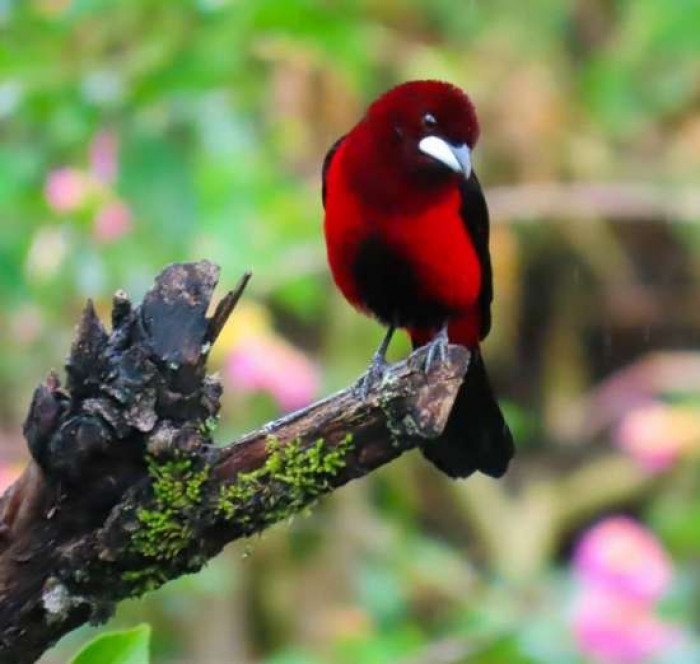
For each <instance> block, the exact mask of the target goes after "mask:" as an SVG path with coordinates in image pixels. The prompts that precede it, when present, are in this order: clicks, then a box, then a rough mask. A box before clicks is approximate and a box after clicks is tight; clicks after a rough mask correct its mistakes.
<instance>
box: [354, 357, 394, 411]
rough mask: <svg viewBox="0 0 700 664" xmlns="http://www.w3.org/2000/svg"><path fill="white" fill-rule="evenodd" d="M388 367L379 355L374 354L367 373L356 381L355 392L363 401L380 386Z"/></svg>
mask: <svg viewBox="0 0 700 664" xmlns="http://www.w3.org/2000/svg"><path fill="white" fill-rule="evenodd" d="M388 367H389V364H388V363H387V361H386V360H385V359H384V358H383V357H382V356H381V355H380V354H379V353H377V354H375V356H374V357H373V358H372V362H371V363H370V365H369V367H368V368H367V371H366V372H365V373H364V374H363V375H362V376H361V377H360V380H358V381H357V384H356V385H355V390H356V391H357V393H358V394H359V396H360V398H361V399H362V400H363V401H366V400H367V397H368V396H369V393H370V392H371V391H372V390H373V389H374V388H375V387H377V386H378V385H381V383H382V381H383V380H384V374H385V373H386V370H387V368H388Z"/></svg>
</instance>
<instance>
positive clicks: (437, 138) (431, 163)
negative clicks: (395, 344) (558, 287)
mask: <svg viewBox="0 0 700 664" xmlns="http://www.w3.org/2000/svg"><path fill="white" fill-rule="evenodd" d="M478 136H479V124H478V122H477V118H476V112H475V110H474V106H473V105H472V103H471V101H470V100H469V98H468V97H467V95H466V94H465V93H464V92H463V91H462V90H460V89H459V88H458V87H456V86H454V85H451V84H449V83H443V82H440V81H412V82H408V83H404V84H402V85H399V86H398V87H395V88H393V89H392V90H390V91H389V92H387V93H385V94H384V95H383V96H381V97H380V98H379V99H377V100H376V101H375V102H374V103H373V104H371V105H370V107H369V108H368V109H367V112H366V114H365V116H364V117H363V118H362V120H361V121H360V122H359V123H358V124H357V125H356V126H355V127H354V128H353V129H352V130H350V131H349V132H348V133H347V134H346V135H345V136H343V137H341V138H340V139H339V140H338V141H336V143H335V144H334V145H333V146H332V147H331V149H330V151H329V152H328V154H327V156H326V159H325V161H324V165H323V203H324V207H325V235H326V246H327V250H328V260H329V263H330V267H331V271H332V273H333V277H334V279H335V282H336V284H337V285H338V287H339V289H340V291H341V292H342V294H343V295H344V296H345V298H346V299H347V300H348V301H349V302H350V303H351V304H352V305H354V306H355V307H356V308H358V309H359V310H361V311H363V312H365V313H368V314H371V315H373V316H374V317H375V318H377V319H378V320H379V321H380V322H382V323H383V324H384V325H386V326H387V328H388V331H387V334H386V336H385V338H384V340H383V342H382V344H381V346H380V347H379V350H378V351H377V352H376V353H375V356H374V359H373V361H372V364H371V365H370V369H369V371H368V372H367V374H366V375H365V377H364V379H363V381H364V382H363V385H364V387H365V388H367V387H368V386H371V385H373V384H374V383H375V382H376V381H377V379H379V378H380V377H381V376H382V374H383V371H384V368H385V366H386V360H385V354H386V350H387V347H388V345H389V342H390V340H391V336H392V334H393V332H394V330H395V329H396V328H404V329H406V330H407V331H408V333H409V334H410V337H411V340H412V342H413V345H414V347H418V346H422V345H425V344H427V343H429V344H430V347H429V352H428V354H427V362H428V363H430V362H434V361H435V360H436V358H439V357H444V355H445V352H446V348H447V344H448V342H452V343H457V344H462V345H464V346H466V347H468V348H469V349H470V350H471V351H472V359H471V364H470V367H469V370H468V372H467V376H466V378H465V380H464V383H463V384H462V387H461V388H460V391H459V393H458V395H457V399H456V401H455V404H454V407H453V409H452V413H451V414H450V418H449V420H448V423H447V427H446V429H445V432H444V434H443V436H442V437H441V438H440V439H439V440H438V441H432V442H430V443H426V445H425V446H424V447H423V453H424V455H425V456H426V457H427V458H428V459H429V460H430V461H432V462H433V463H434V464H435V465H436V466H437V467H438V468H439V469H440V470H442V471H444V472H445V473H447V474H448V475H450V476H452V477H466V476H468V475H470V474H471V473H472V472H474V471H475V470H480V471H482V472H484V473H487V474H488V475H491V476H494V477H499V476H501V475H502V474H503V473H504V472H505V471H506V469H507V467H508V462H509V461H510V459H511V457H512V456H513V439H512V436H511V433H510V430H509V429H508V426H507V424H506V422H505V420H504V418H503V415H502V413H501V410H500V408H499V406H498V403H497V402H496V400H495V398H494V395H493V392H492V389H491V386H490V384H489V380H488V377H487V374H486V370H485V367H484V362H483V358H482V356H481V352H480V348H479V344H480V342H481V341H482V340H483V339H484V338H485V337H486V335H487V334H488V332H489V329H490V327H491V300H492V297H493V287H492V276H491V258H490V255H489V246H488V243H489V217H488V209H487V207H486V201H485V199H484V195H483V193H482V190H481V186H480V184H479V180H478V179H477V177H476V174H475V173H474V169H473V167H472V163H471V153H472V150H473V149H474V146H475V145H476V142H477V138H478Z"/></svg>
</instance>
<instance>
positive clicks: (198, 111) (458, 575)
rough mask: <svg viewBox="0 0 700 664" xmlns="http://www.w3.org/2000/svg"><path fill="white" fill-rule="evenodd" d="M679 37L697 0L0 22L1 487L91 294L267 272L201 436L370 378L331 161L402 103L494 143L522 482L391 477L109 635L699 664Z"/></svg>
mask: <svg viewBox="0 0 700 664" xmlns="http://www.w3.org/2000/svg"><path fill="white" fill-rule="evenodd" d="M698 35H700V2H698V0H673V1H671V2H669V1H668V0H533V1H531V2H528V3H514V2H505V1H503V0H489V1H488V2H487V1H486V0H464V1H461V2H449V1H448V0H338V1H335V2H331V1H330V0H325V1H324V0H284V2H274V1H272V0H181V1H178V2H172V1H168V0H120V1H119V2H117V1H116V0H0V201H1V204H0V301H1V306H0V394H2V395H3V398H2V399H1V400H0V487H3V488H4V487H5V486H6V485H7V484H8V483H9V482H11V480H12V478H13V477H14V476H15V475H16V473H17V472H18V471H19V470H20V469H21V467H22V465H23V463H24V461H25V458H26V451H25V447H24V442H23V440H22V439H21V436H20V431H21V422H22V419H23V416H24V414H25V412H26V409H27V406H28V403H29V400H30V395H31V391H32V389H33V387H34V386H35V385H36V384H37V383H38V382H39V381H40V380H41V379H42V377H43V376H44V375H45V374H46V372H47V370H48V369H50V368H51V367H56V366H60V365H61V363H62V361H63V358H64V357H65V354H66V352H67V350H68V348H69V345H70V339H71V334H72V331H73V325H74V324H75V322H76V321H77V319H78V315H79V312H80V310H81V308H82V306H83V304H84V302H85V300H86V298H88V297H91V298H94V299H95V300H96V302H97V304H98V308H99V310H100V312H101V313H102V314H103V315H107V313H108V310H109V300H110V296H111V294H112V293H113V292H114V291H115V290H116V289H117V288H120V287H123V288H125V289H126V290H127V291H129V293H130V294H131V295H132V296H134V297H140V296H141V295H142V294H143V292H144V291H145V289H146V288H147V287H148V286H149V284H150V283H151V279H152V278H153V276H154V275H155V274H156V272H157V271H158V270H159V269H160V268H161V267H162V266H163V265H164V264H165V263H168V262H172V261H179V260H189V259H198V258H201V257H207V258H209V259H211V260H213V261H215V262H217V263H219V264H220V265H221V266H222V268H223V282H224V285H225V286H230V285H232V284H234V283H235V282H236V280H237V279H238V277H239V276H240V274H241V273H242V271H243V270H246V269H252V270H253V271H254V273H255V274H254V278H253V281H252V283H251V286H250V289H249V290H248V292H247V296H246V298H245V301H244V302H243V303H242V304H241V305H240V307H239V309H238V310H237V312H236V314H235V315H234V317H233V320H232V322H231V323H230V324H229V326H228V327H227V329H226V331H225V332H224V335H223V338H222V340H221V342H220V343H219V345H218V346H217V348H216V351H215V353H214V357H213V363H214V365H215V368H217V369H219V370H220V371H221V372H222V375H223V377H224V380H225V384H226V394H225V406H224V412H223V417H222V421H221V425H220V427H219V430H218V432H217V438H218V440H219V441H220V442H222V443H225V442H228V441H231V440H233V439H234V437H235V436H237V435H239V434H241V433H243V432H245V431H246V430H249V429H252V428H254V427H256V426H258V425H260V424H262V423H263V422H265V421H267V420H269V419H271V418H274V417H275V416H277V415H278V414H280V413H282V412H284V411H287V410H291V409H295V408H298V407H300V406H303V405H305V404H307V403H309V402H311V401H312V400H314V399H316V398H317V397H320V396H322V395H324V394H326V393H328V392H330V391H332V390H335V389H338V388H340V387H342V386H345V385H347V384H349V383H350V382H351V381H353V380H355V378H356V377H357V376H358V375H359V374H360V373H361V372H362V371H363V370H364V368H365V367H366V365H367V362H368V360H369V358H370V355H371V353H372V352H373V351H374V349H375V347H376V345H377V343H378V342H379V339H380V338H381V335H382V330H381V329H380V327H379V326H378V325H377V324H375V323H373V322H372V321H370V320H367V319H365V318H363V317H361V316H359V315H358V314H357V313H355V312H354V311H352V310H351V309H350V308H349V306H348V305H347V304H346V303H345V302H343V301H342V300H341V298H340V296H339V295H338V294H337V293H336V292H335V290H334V288H333V287H332V283H331V279H330V277H329V273H328V269H327V267H326V263H325V254H324V247H323V242H322V230H321V229H322V224H321V219H322V210H321V203H320V179H319V171H320V165H321V162H322V159H323V155H324V153H325V150H326V149H327V148H328V146H329V145H330V144H331V143H332V142H333V141H334V140H335V138H337V137H338V136H339V135H341V134H342V133H344V132H345V131H346V130H347V129H348V128H349V127H351V126H352V125H353V124H354V123H355V122H356V121H357V119H358V118H359V117H360V116H361V114H362V112H363V109H364V107H365V106H366V104H367V103H368V102H369V101H371V100H372V99H373V98H374V97H376V96H377V95H378V94H380V93H381V92H383V91H384V90H385V89H387V88H388V87H390V86H392V85H394V84H396V83H399V82H401V81H404V80H407V79H413V78H427V77H429V78H441V79H446V80H449V81H452V82H454V83H456V84H458V85H461V86H462V87H464V88H465V89H466V90H467V91H468V92H469V94H470V95H471V96H472V98H473V100H474V101H475V103H476V106H477V109H478V111H479V114H480V118H481V122H482V138H481V142H480V144H479V146H478V148H477V150H476V152H475V163H476V169H477V171H478V173H479V177H480V179H481V181H482V183H484V185H485V187H486V193H487V199H488V200H489V203H490V207H491V211H492V224H493V226H492V254H493V257H494V262H495V289H496V301H495V309H494V328H493V332H492V334H491V336H490V337H489V339H488V342H487V343H486V346H485V352H486V355H487V358H488V362H489V365H490V367H491V372H492V375H493V378H494V382H495V383H496V386H497V389H498V392H499V394H500V397H501V401H502V403H503V404H504V408H505V410H506V413H507V417H508V420H509V422H510V425H511V427H512V429H513V430H514V432H515V434H516V439H517V441H518V446H519V454H518V457H517V460H516V462H515V463H514V464H513V466H512V470H511V472H510V473H509V475H508V476H507V478H505V479H504V480H502V481H498V482H497V481H493V480H490V479H487V478H484V477H474V478H471V479H470V480H468V481H466V482H451V481H449V480H447V479H446V478H444V477H442V476H441V475H439V474H438V473H437V472H436V471H434V470H433V468H432V467H431V466H430V465H428V464H427V463H426V462H425V461H424V460H423V459H422V458H421V457H420V456H419V455H418V454H408V455H406V456H405V457H404V458H402V459H400V460H399V461H398V462H396V463H393V464H391V465H390V466H389V467H386V468H383V469H381V470H379V471H378V472H375V473H373V474H372V476H370V477H367V478H365V479H363V480H361V481H358V482H356V483H354V484H353V485H350V486H348V487H346V488H344V489H342V490H341V491H338V492H337V493H336V494H335V495H333V496H332V497H330V498H329V499H326V500H324V501H323V502H322V503H321V504H320V505H319V506H317V508H316V509H315V510H314V511H313V513H312V514H311V515H310V516H308V517H298V518H296V519H294V520H293V522H292V523H284V524H279V525H277V526H276V527H274V528H272V529H270V530H269V531H268V532H266V533H264V534H263V535H261V536H260V537H256V538H254V539H252V540H250V541H247V542H241V543H237V544H234V545H232V546H230V547H229V548H228V549H227V550H226V551H225V552H224V553H223V554H222V555H221V556H220V557H219V558H218V559H216V560H215V561H213V562H212V563H211V565H210V566H209V567H208V568H207V569H206V570H205V571H203V572H202V573H201V574H199V575H196V576H193V577H189V578H185V579H181V580H179V581H176V582H173V583H171V584H169V585H168V586H166V587H165V588H163V589H161V590H160V591H158V592H157V593H154V594H152V595H150V596H148V597H146V598H144V599H142V600H138V601H130V602H127V603H124V604H123V605H121V606H120V607H119V610H118V613H117V616H116V617H115V618H114V619H113V620H112V621H111V623H110V624H109V626H108V627H109V628H116V627H125V626H131V625H134V624H137V623H139V622H148V623H150V624H152V625H153V628H154V643H153V650H154V655H153V657H154V659H153V661H154V662H156V663H158V664H165V663H168V664H173V663H176V662H181V663H184V662H195V663H197V664H223V663H228V662H234V663H238V662H240V663H248V662H267V663H271V664H318V663H323V662H330V663H336V662H337V663H339V664H345V663H348V664H349V663H354V662H361V663H364V662H368V663H370V664H373V663H377V664H379V663H384V662H400V663H405V664H423V663H425V664H440V663H451V662H476V663H487V664H488V663H498V664H500V663H502V662H503V663H508V664H511V663H515V664H518V663H520V662H523V663H529V662H534V663H540V662H543V663H549V662H551V663H556V664H560V663H564V664H566V663H578V662H609V663H612V664H615V663H617V662H622V663H628V662H629V663H635V662H677V663H679V664H680V663H692V662H698V661H700V635H699V632H698V625H700V571H699V570H700V566H699V565H698V563H699V559H700V472H698V471H699V467H700V456H699V454H698V452H699V450H700V251H699V249H700V184H699V180H698V178H699V176H700V38H699V37H698ZM407 352H408V344H407V343H406V341H405V339H401V340H400V341H397V342H395V343H394V345H393V347H392V354H391V357H392V358H393V359H399V358H401V357H403V356H404V355H405V354H406V353H407ZM94 633H95V630H94V629H92V630H83V631H80V632H77V633H75V634H73V635H71V636H70V637H68V638H67V639H65V640H64V641H63V642H62V644H60V646H59V647H58V648H57V649H56V650H55V651H54V652H53V653H51V654H49V655H47V656H46V657H45V658H44V660H42V661H43V662H45V663H46V664H52V663H57V662H65V661H66V660H67V659H68V658H69V657H70V654H72V653H74V652H75V651H76V650H77V648H78V647H79V646H80V644H81V643H83V642H85V641H86V640H87V639H88V638H89V637H90V636H91V635H92V634H94Z"/></svg>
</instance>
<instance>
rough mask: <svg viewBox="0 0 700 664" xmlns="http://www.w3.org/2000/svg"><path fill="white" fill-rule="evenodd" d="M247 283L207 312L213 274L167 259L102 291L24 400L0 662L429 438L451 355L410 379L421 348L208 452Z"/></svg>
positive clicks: (36, 651)
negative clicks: (140, 279) (146, 276)
mask: <svg viewBox="0 0 700 664" xmlns="http://www.w3.org/2000/svg"><path fill="white" fill-rule="evenodd" d="M249 276H250V275H248V274H246V275H244V277H243V278H242V279H241V281H240V283H239V285H238V287H237V288H236V289H235V290H233V291H231V292H230V293H228V294H227V295H226V296H225V297H224V298H223V299H222V300H221V302H220V303H219V305H218V307H217V308H216V310H215V312H214V314H213V315H212V316H210V317H209V316H207V311H208V309H209V305H210V301H211V298H212V294H213V291H214V288H215V286H216V284H217V281H218V277H219V270H218V268H217V267H216V266H214V265H212V264H211V263H209V262H207V261H201V262H198V263H189V264H175V265H171V266H169V267H168V268H166V269H165V270H164V271H163V272H162V273H161V274H160V275H159V276H158V278H157V279H156V282H155V285H154V286H153V288H152V289H151V290H150V291H149V292H148V293H147V294H146V296H145V298H144V300H143V302H142V303H141V304H140V305H139V306H138V307H134V306H132V304H131V302H130V301H129V299H128V298H127V296H126V295H125V294H124V293H121V292H120V293H117V294H116V295H115V297H114V307H113V313H112V331H111V332H107V330H106V329H105V327H104V326H103V324H102V323H101V322H100V320H99V319H98V317H97V315H96V314H95V311H94V308H93V307H92V305H91V304H90V303H88V305H87V307H86V308H85V311H84V313H83V316H82V318H81V321H80V323H79V325H78V329H77V333H76V340H75V342H74V344H73V348H72V350H71V353H70V356H69V359H68V362H67V365H66V383H65V387H64V386H62V385H61V382H60V380H59V378H58V376H56V375H55V374H53V373H51V374H50V375H49V376H48V378H47V379H46V381H45V382H44V383H43V384H42V385H40V386H39V387H38V388H37V390H36V392H35V394H34V398H33V400H32V404H31V406H30V409H29V414H28V416H27V419H26V422H25V426H24V433H25V437H26V439H27V444H28V446H29V449H30V452H31V455H32V459H33V461H32V462H31V463H30V465H29V466H28V468H27V469H26V471H25V472H24V474H23V475H22V476H21V477H20V479H19V480H18V481H17V482H16V483H15V484H14V486H12V487H11V488H10V489H9V490H8V491H7V492H6V493H5V495H4V496H3V497H2V498H0V662H3V663H8V664H10V663H11V664H24V663H27V662H34V661H35V660H36V659H37V658H38V657H39V656H40V655H41V654H42V653H43V652H44V651H45V650H46V649H47V648H48V647H49V646H51V645H52V644H53V643H55V642H56V641H57V640H58V639H59V638H60V637H61V636H63V635H64V634H66V633H67V632H69V631H71V630H72V629H75V628H76V627H78V626H79V625H81V624H83V623H85V622H87V621H91V622H101V621H103V620H105V619H106V618H107V617H109V615H111V612H112V610H113V607H114V605H115V603H117V602H118V601H120V600H121V599H124V598H126V597H132V596H135V595H140V594H142V593H144V592H147V591H149V590H153V589H155V588H157V587H159V586H160V585H162V584H163V583H165V582H166V581H168V580H169V579H173V578H175V577H177V576H179V575H181V574H186V573H191V572H195V571H197V570H198V569H200V568H201V566H202V565H203V564H204V563H205V562H206V561H207V560H208V559H209V558H211V557H212V556H214V555H216V554H217V553H218V552H219V551H220V550H221V548H222V547H223V546H224V545H225V544H226V543H228V542H230V541H233V540H235V539H237V538H239V537H246V536H248V535H251V534H253V533H255V532H258V531H260V530H262V529H264V528H266V527H267V526H269V525H271V524H272V523H274V522H276V521H279V520H280V519H283V518H286V517H287V516H289V515H290V514H292V513H294V512H297V511H299V510H301V509H303V508H305V507H307V506H308V505H310V504H312V503H313V502H314V501H315V500H316V499H318V498H319V497H320V496H322V495H323V494H325V493H328V492H330V491H333V490H334V489H335V488H337V487H340V486H342V485H343V484H345V483H347V482H348V481H350V480H352V479H355V478H358V477H362V476H364V475H366V474H367V473H369V472H371V471H372V470H373V469H375V468H377V467H378V466H381V465H383V464H385V463H387V462H389V461H391V460H392V459H394V458H396V457H397V456H399V455H400V454H402V453H403V452H405V451H406V450H408V449H411V448H413V447H416V446H419V445H429V444H430V441H431V440H434V439H436V438H438V437H439V436H440V435H441V433H442V430H443V427H444V425H445V423H446V421H447V417H448V415H449V412H450V409H451V407H452V403H453V400H454V398H455V395H456V394H457V390H458V389H459V386H460V384H461V382H462V379H463V378H464V375H465V373H466V370H467V367H468V364H469V353H468V351H466V350H465V349H463V348H461V347H456V346H451V347H450V349H449V354H448V359H447V361H446V362H445V363H443V364H441V365H439V366H431V368H430V371H429V372H428V373H425V372H424V370H423V366H424V360H425V355H424V352H423V351H418V352H416V353H414V354H413V355H412V356H411V357H410V358H409V359H408V360H407V361H406V362H403V363H401V364H397V365H395V366H393V367H391V369H390V370H389V372H388V373H387V375H386V377H385V379H384V381H383V383H382V385H381V386H379V387H378V388H376V389H374V390H373V391H371V392H370V393H369V395H368V396H367V397H366V398H361V397H360V396H359V395H358V391H357V390H356V389H354V388H353V387H351V388H348V389H347V390H344V391H342V392H339V393H338V394H335V395H333V396H331V397H329V398H327V399H325V400H323V401H321V402H319V403H316V404H314V405H313V406H311V407H309V408H307V409H304V410H302V411H299V412H297V413H294V414H292V415H289V416H286V417H283V418H281V419H279V420H276V421H274V422H271V423H269V424H267V425H265V426H264V427H262V428H261V429H259V430H258V431H255V432H253V433H251V434H249V435H247V436H245V437H244V438H242V439H241V440H238V441H236V442H234V443H232V444H230V445H228V446H225V447H217V446H215V445H213V443H212V432H213V430H214V428H215V424H216V418H217V416H218V411H219V401H220V397H221V385H220V383H219V380H218V379H217V378H216V377H215V376H211V375H207V373H206V361H207V356H208V353H209V350H210V349H211V346H212V344H213V343H214V342H215V341H216V338H217V336H218V334H219V332H220V331H221V329H222V328H223V326H224V324H225V323H226V321H227V319H228V317H229V315H230V314H231V312H232V311H233V308H234V307H235V304H236V302H237V301H238V299H239V298H240V296H241V294H242V292H243V289H244V288H245V285H246V283H247V281H248V278H249Z"/></svg>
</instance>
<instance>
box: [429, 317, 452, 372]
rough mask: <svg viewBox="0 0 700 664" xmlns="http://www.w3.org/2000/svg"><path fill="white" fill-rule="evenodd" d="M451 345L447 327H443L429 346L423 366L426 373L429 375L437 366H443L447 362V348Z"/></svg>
mask: <svg viewBox="0 0 700 664" xmlns="http://www.w3.org/2000/svg"><path fill="white" fill-rule="evenodd" d="M449 345H450V340H449V338H448V336H447V325H443V326H442V327H441V328H440V331H439V332H438V333H437V334H436V335H435V336H434V337H433V339H432V341H431V342H430V343H429V344H428V345H427V353H426V354H425V364H424V365H423V371H424V372H425V373H429V372H430V371H431V370H432V369H433V367H434V366H435V365H436V364H442V363H444V362H446V361H447V348H448V346H449Z"/></svg>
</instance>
